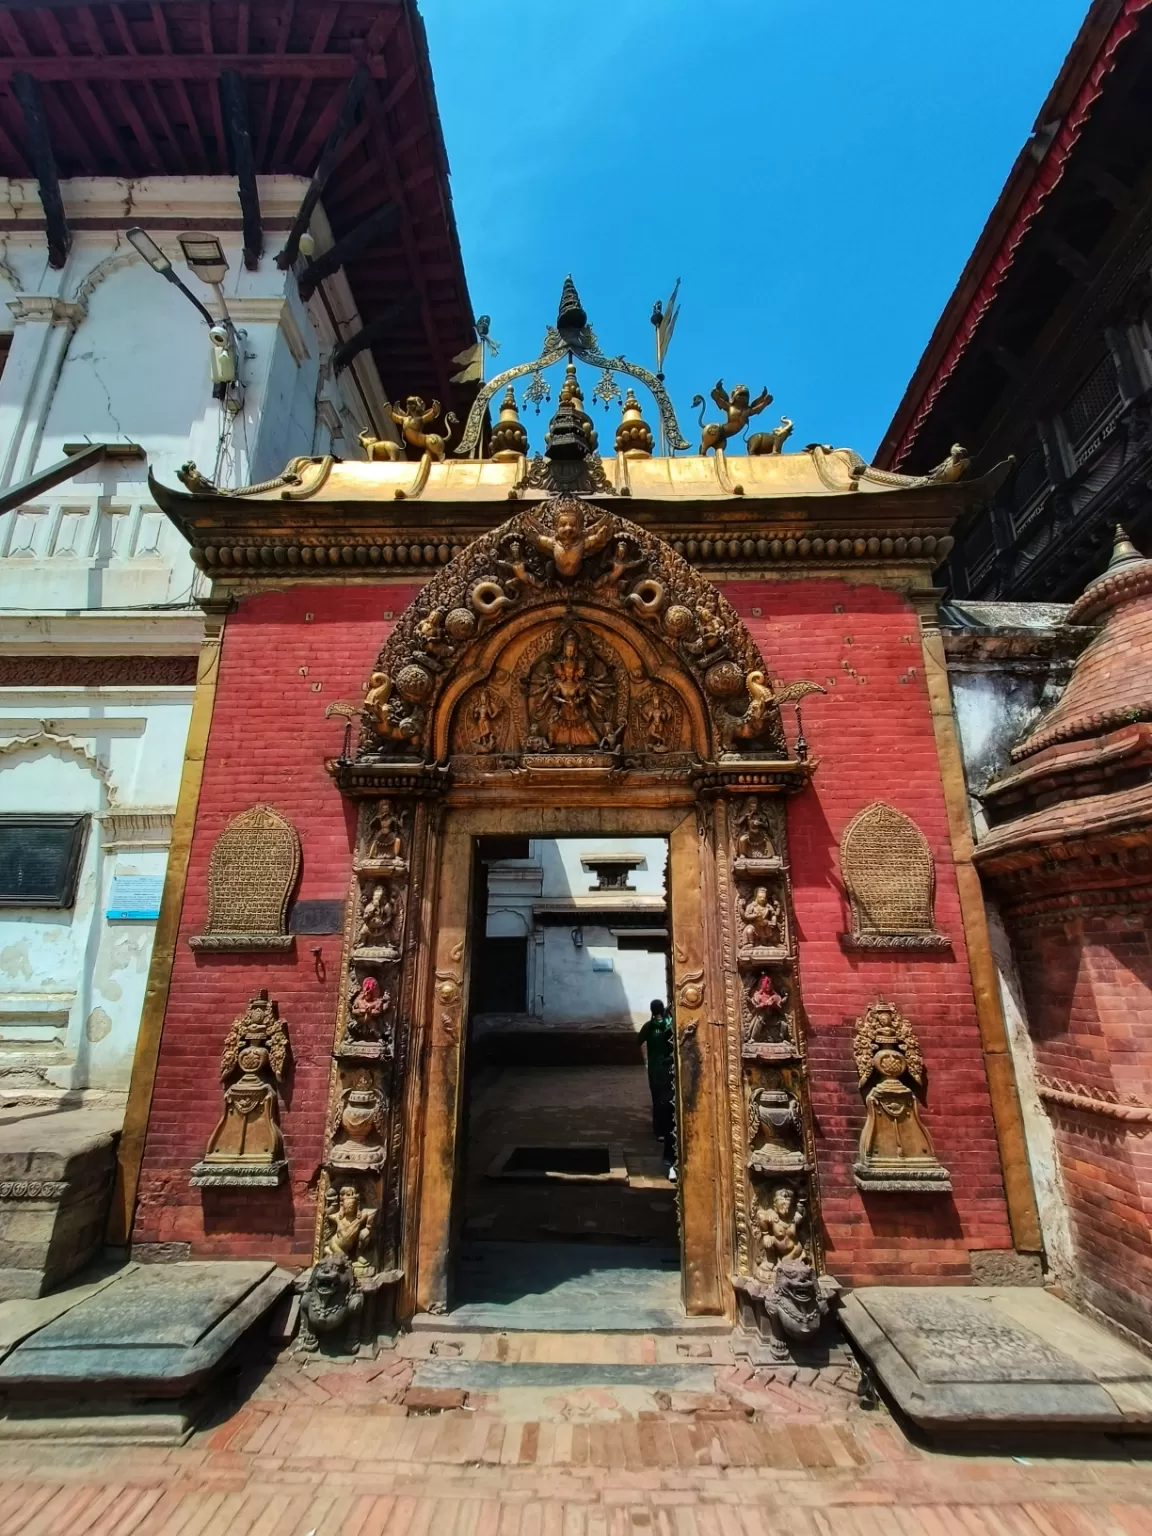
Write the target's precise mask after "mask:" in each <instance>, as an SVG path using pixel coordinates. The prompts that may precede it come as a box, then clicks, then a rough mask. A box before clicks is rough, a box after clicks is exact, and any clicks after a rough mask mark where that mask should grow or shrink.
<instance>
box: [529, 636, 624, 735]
mask: <svg viewBox="0 0 1152 1536" xmlns="http://www.w3.org/2000/svg"><path fill="white" fill-rule="evenodd" d="M533 653H535V654H533ZM517 677H518V680H520V681H521V682H522V685H523V697H524V708H525V711H526V718H525V722H524V725H525V728H524V735H523V741H524V744H525V746H526V748H527V749H528V751H529V752H565V753H571V752H589V751H597V750H601V749H603V748H605V747H608V746H611V745H613V738H614V737H615V734H616V731H617V729H618V728H619V727H620V726H621V725H622V724H623V717H624V712H625V709H626V708H627V683H626V680H625V677H624V668H623V665H622V663H621V661H620V659H619V657H618V656H616V654H615V653H614V652H613V651H612V650H611V648H610V647H609V646H608V645H607V644H606V643H605V642H604V641H603V640H601V639H600V638H599V637H595V638H594V637H593V636H592V635H591V633H590V632H589V631H588V629H587V627H586V626H584V625H581V624H577V623H575V622H570V623H569V622H566V623H564V624H561V625H558V626H556V628H555V629H554V630H552V632H551V633H550V634H549V635H548V636H547V637H541V640H540V641H538V642H537V643H536V644H535V645H533V646H529V648H528V650H527V651H526V652H525V654H524V656H523V657H522V658H521V661H520V664H519V666H518V667H517Z"/></svg>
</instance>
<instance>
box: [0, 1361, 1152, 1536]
mask: <svg viewBox="0 0 1152 1536" xmlns="http://www.w3.org/2000/svg"><path fill="white" fill-rule="evenodd" d="M412 1368H413V1361H412V1360H411V1359H406V1358H404V1357H403V1356H402V1355H399V1354H397V1353H394V1352H391V1351H389V1352H386V1353H384V1354H382V1355H380V1356H379V1357H378V1358H377V1359H376V1360H374V1361H367V1360H361V1361H357V1362H355V1363H346V1362H333V1361H329V1360H311V1361H307V1362H301V1361H299V1360H298V1359H296V1360H289V1359H285V1360H282V1361H280V1362H278V1363H276V1364H275V1365H273V1366H272V1367H271V1368H270V1369H265V1370H263V1371H262V1372H260V1373H259V1374H258V1376H257V1377H253V1378H249V1379H247V1380H245V1381H244V1382H242V1383H241V1385H240V1392H239V1405H238V1406H236V1407H235V1408H234V1409H233V1410H225V1411H224V1412H223V1413H222V1414H221V1415H220V1418H219V1422H216V1423H214V1424H211V1425H209V1426H208V1427H206V1428H205V1429H203V1430H201V1431H199V1432H198V1433H197V1434H196V1435H194V1436H193V1437H192V1439H191V1440H190V1441H189V1442H188V1444H187V1445H185V1446H183V1447H180V1448H179V1449H172V1450H168V1449H162V1448H157V1447H149V1446H107V1447H81V1446H67V1445H59V1444H51V1443H46V1442H35V1443H32V1442H13V1441H9V1442H6V1443H4V1444H3V1446H2V1447H0V1536H57V1533H60V1536H160V1533H163V1536H273V1533H274V1536H308V1533H309V1532H315V1533H316V1536H774V1533H777V1532H780V1533H783V1532H787V1533H788V1536H984V1533H987V1536H1152V1462H1144V1461H1140V1460H1135V1459H1131V1453H1132V1452H1133V1451H1134V1447H1123V1446H1117V1447H1115V1448H1114V1451H1113V1454H1112V1455H1111V1457H1110V1459H1102V1458H1099V1457H1092V1456H1089V1457H1085V1458H1084V1459H1057V1458H1052V1459H1038V1458H1034V1457H1013V1456H1001V1457H997V1456H991V1455H981V1456H966V1455H947V1454H942V1453H937V1452H932V1451H926V1450H923V1449H920V1448H918V1447H916V1446H914V1445H912V1444H911V1443H910V1442H909V1441H908V1440H907V1439H906V1437H905V1436H904V1435H903V1434H902V1433H901V1431H900V1429H899V1428H898V1426H897V1425H896V1424H895V1423H894V1422H893V1421H892V1419H891V1418H889V1417H888V1415H887V1414H886V1413H884V1411H883V1410H877V1411H874V1412H871V1413H869V1412H865V1411H863V1410H862V1409H861V1408H860V1407H859V1406H858V1404H857V1403H856V1401H855V1399H854V1397H853V1396H852V1394H851V1393H850V1392H849V1391H848V1390H847V1386H848V1383H846V1382H844V1381H842V1380H840V1379H839V1378H841V1377H842V1375H843V1373H842V1371H841V1370H839V1369H837V1370H836V1371H833V1372H807V1373H803V1372H794V1371H790V1370H785V1371H781V1372H776V1371H756V1372H753V1371H751V1370H748V1369H747V1368H741V1367H735V1368H733V1367H725V1368H722V1369H721V1370H720V1371H718V1373H717V1390H716V1392H714V1393H710V1394H699V1393H673V1394H667V1395H666V1397H667V1402H666V1403H664V1402H661V1404H660V1406H659V1407H657V1408H656V1409H654V1410H653V1409H647V1410H645V1409H639V1410H637V1409H634V1408H632V1407H630V1406H629V1402H628V1391H627V1390H620V1389H612V1390H608V1389H582V1390H579V1391H570V1392H553V1393H550V1394H546V1395H545V1399H544V1400H543V1401H542V1403H541V1405H540V1411H539V1412H536V1413H535V1414H534V1416H532V1417H524V1416H523V1415H520V1414H518V1413H517V1412H516V1409H515V1399H516V1396H517V1394H516V1393H514V1392H512V1393H507V1394H505V1393H497V1394H487V1395H486V1396H484V1397H482V1398H478V1399H476V1400H475V1401H474V1400H473V1399H471V1398H470V1399H469V1400H468V1402H467V1406H465V1407H462V1408H456V1409H453V1410H450V1411H446V1412H441V1413H429V1412H414V1411H410V1409H409V1408H408V1407H406V1406H405V1398H406V1397H407V1396H408V1394H409V1391H410V1386H409V1383H410V1380H411V1373H412ZM833 1378H837V1379H833Z"/></svg>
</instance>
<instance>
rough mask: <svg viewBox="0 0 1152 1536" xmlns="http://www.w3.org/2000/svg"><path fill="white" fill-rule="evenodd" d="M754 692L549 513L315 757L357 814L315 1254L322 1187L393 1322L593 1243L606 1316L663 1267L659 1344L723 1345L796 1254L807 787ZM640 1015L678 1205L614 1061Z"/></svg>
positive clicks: (589, 524) (743, 662) (633, 537)
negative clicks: (797, 882) (647, 1034)
mask: <svg viewBox="0 0 1152 1536" xmlns="http://www.w3.org/2000/svg"><path fill="white" fill-rule="evenodd" d="M768 675H769V674H768V672H767V671H766V666H765V662H764V660H763V658H762V657H761V656H760V654H759V652H758V651H757V649H756V647H755V645H754V644H753V642H752V639H751V637H750V636H749V634H748V632H747V631H746V630H745V629H744V628H743V626H742V625H741V623H740V621H739V619H738V617H737V616H736V614H735V613H734V612H733V611H732V610H731V609H730V608H729V606H728V605H727V603H726V602H725V601H724V599H723V597H722V596H721V594H720V593H719V592H718V591H717V590H716V589H715V588H714V587H712V586H710V585H709V584H708V583H707V582H706V581H704V580H703V578H701V577H700V576H699V575H698V574H697V573H696V572H695V571H693V570H692V569H691V567H689V566H688V565H687V564H686V563H685V562H684V561H683V560H681V559H680V558H679V557H678V556H676V555H675V554H674V553H673V551H672V550H671V549H670V548H669V547H668V546H667V545H666V544H662V543H661V542H660V541H659V540H658V539H655V538H654V537H653V536H651V535H650V534H648V533H646V532H645V531H644V530H643V529H642V528H640V527H638V526H637V525H635V524H633V523H630V522H628V521H627V520H626V519H624V518H620V517H617V516H615V515H613V514H610V513H607V512H599V511H598V512H596V513H595V514H594V515H593V513H592V512H591V510H590V509H587V508H586V506H585V504H584V503H581V502H578V501H574V500H572V499H566V498H564V497H557V498H555V499H553V500H552V501H549V502H547V503H545V504H543V505H541V504H536V505H533V506H526V507H525V508H524V509H523V510H520V511H517V512H516V513H515V514H514V516H513V517H512V518H511V519H510V520H509V521H508V522H507V523H505V524H504V525H502V526H501V527H500V528H498V529H495V530H493V532H492V533H491V534H486V535H484V536H482V537H481V538H479V539H477V540H476V541H475V542H474V543H473V544H472V545H469V546H468V547H467V548H466V549H465V550H463V551H462V552H461V553H460V554H459V555H458V556H457V557H455V558H454V559H453V560H451V561H450V562H449V563H448V565H446V566H445V567H444V569H443V570H442V571H441V572H440V573H439V574H438V575H437V576H435V577H434V578H433V579H432V580H431V581H430V582H429V583H428V584H427V586H426V587H425V588H424V589H423V590H422V591H421V593H420V595H419V597H418V598H417V599H416V601H415V602H414V603H413V605H412V606H411V607H410V608H409V609H408V610H407V611H406V612H405V613H404V615H403V616H402V617H401V619H400V621H399V622H398V624H397V626H396V628H395V629H394V630H393V632H392V634H391V635H390V637H389V639H388V641H387V642H386V644H385V646H384V649H383V650H382V651H381V653H380V656H379V658H378V660H377V663H376V669H375V670H374V672H373V673H372V674H371V679H370V687H369V689H368V692H367V695H366V697H365V700H364V704H363V706H362V710H361V711H360V714H361V718H362V721H363V727H362V734H361V738H360V741H359V743H358V745H357V747H356V749H355V751H354V752H353V750H352V743H351V739H350V737H349V740H348V742H347V744H346V748H345V752H344V754H343V755H342V756H341V757H340V758H339V759H337V760H334V761H333V762H332V763H331V765H330V767H331V770H332V772H333V774H334V776H335V778H336V780H337V782H338V783H339V784H340V785H341V788H342V789H343V790H344V792H345V793H346V794H348V795H349V796H352V797H354V798H355V799H356V800H357V801H358V802H359V810H358V819H357V831H356V849H357V851H356V856H355V861H354V876H353V889H352V892H351V900H350V902H349V919H348V933H347V941H346V942H347V947H346V957H347V962H346V963H347V967H348V980H347V987H346V989H345V992H344V995H343V999H342V1001H341V1005H340V1012H339V1016H338V1018H337V1021H336V1030H335V1039H334V1048H333V1058H334V1062H333V1073H332V1079H331V1082H332V1087H331V1115H330V1121H329V1126H330V1129H329V1133H328V1138H327V1143H326V1150H325V1160H324V1173H323V1176H322V1181H321V1189H320V1192H319V1193H320V1200H319V1202H318V1210H319V1214H318V1219H317V1233H318V1239H317V1240H318V1245H319V1244H322V1243H323V1241H324V1240H325V1238H324V1235H325V1233H326V1232H327V1231H328V1230H329V1228H330V1227H331V1225H332V1216H331V1214H330V1211H331V1208H332V1203H333V1200H334V1199H335V1198H337V1190H339V1191H342V1192H343V1198H345V1199H346V1200H347V1202H348V1203H349V1209H350V1210H351V1209H352V1207H353V1206H355V1210H356V1212H357V1213H358V1219H359V1221H360V1224H361V1225H360V1228H359V1230H360V1231H362V1232H364V1233H366V1234H367V1236H366V1238H365V1239H364V1248H365V1254H364V1256H363V1257H361V1255H360V1253H359V1250H358V1251H357V1260H358V1262H361V1267H362V1269H364V1273H365V1284H366V1286H370V1287H371V1289H370V1292H369V1294H371V1295H376V1296H383V1297H384V1298H385V1300H384V1302H383V1303H381V1305H383V1306H385V1308H386V1309H387V1312H389V1313H390V1314H391V1315H392V1316H394V1317H395V1318H398V1319H404V1318H410V1317H413V1316H414V1315H416V1314H420V1313H432V1314H436V1315H443V1314H445V1313H447V1312H452V1311H454V1310H455V1309H456V1308H457V1307H458V1306H460V1305H464V1306H468V1305H475V1306H485V1305H490V1306H493V1307H496V1308H497V1309H498V1308H499V1307H500V1306H501V1305H503V1304H504V1302H505V1301H512V1302H514V1301H516V1300H518V1299H523V1297H524V1295H525V1294H526V1293H528V1292H529V1286H528V1285H526V1283H525V1282H526V1278H528V1279H531V1280H532V1281H533V1282H534V1283H535V1282H540V1281H541V1280H547V1276H548V1262H551V1261H552V1260H554V1261H555V1263H556V1264H559V1265H567V1266H569V1268H571V1266H572V1265H573V1263H574V1262H575V1263H578V1264H582V1265H583V1266H584V1272H585V1273H586V1272H587V1271H588V1270H589V1269H590V1268H591V1269H595V1268H596V1266H594V1265H592V1266H590V1265H589V1255H590V1254H591V1252H592V1250H593V1249H598V1250H599V1251H600V1254H601V1255H605V1254H606V1255H608V1258H606V1259H604V1262H603V1266H602V1267H603V1268H604V1269H605V1270H606V1271H611V1272H612V1274H611V1278H608V1277H607V1276H605V1278H604V1279H603V1280H602V1281H598V1283H597V1286H595V1287H593V1288H592V1289H593V1290H594V1291H597V1292H598V1296H599V1303H598V1305H599V1310H600V1311H601V1313H602V1312H603V1300H604V1297H605V1296H609V1295H611V1296H617V1297H622V1296H623V1295H624V1294H625V1293H626V1292H627V1290H628V1287H629V1286H630V1285H632V1284H633V1281H632V1280H629V1279H628V1278H627V1277H628V1275H629V1274H630V1273H631V1272H632V1271H634V1270H646V1271H647V1273H646V1274H644V1275H641V1276H640V1279H641V1280H643V1281H644V1282H645V1284H647V1282H648V1281H651V1280H653V1278H654V1277H653V1270H655V1272H656V1276H655V1277H656V1278H658V1279H660V1280H662V1281H664V1282H668V1281H669V1280H671V1281H672V1282H676V1281H677V1278H678V1287H677V1285H676V1284H675V1283H673V1284H671V1285H668V1284H665V1286H664V1289H663V1290H662V1291H661V1293H660V1295H661V1297H662V1300H661V1301H660V1303H659V1305H658V1306H657V1307H656V1308H655V1310H656V1311H661V1310H663V1311H664V1312H665V1313H666V1314H667V1317H668V1321H669V1322H671V1323H672V1324H673V1325H674V1324H675V1322H676V1321H677V1319H683V1317H685V1316H687V1317H689V1318H693V1317H695V1318H712V1319H717V1318H727V1319H733V1318H734V1316H735V1314H736V1310H737V1305H738V1304H739V1306H740V1307H741V1308H742V1309H743V1310H744V1311H745V1312H747V1313H748V1314H749V1316H752V1315H753V1313H754V1312H755V1309H756V1308H758V1307H761V1304H762V1303H763V1302H764V1298H765V1296H766V1295H767V1289H766V1288H768V1287H770V1286H771V1284H772V1283H773V1275H774V1269H775V1265H776V1263H777V1261H778V1260H779V1258H780V1257H782V1256H783V1257H789V1258H791V1259H792V1260H794V1261H795V1260H798V1259H799V1258H800V1257H801V1256H803V1258H804V1261H805V1264H810V1265H811V1268H812V1269H816V1268H818V1267H819V1265H820V1263H821V1262H822V1255H821V1252H820V1245H819V1225H818V1219H817V1210H816V1204H817V1189H816V1184H815V1178H814V1175H815V1165H814V1157H813V1145H812V1129H811V1121H810V1116H809V1114H808V1109H807V1094H806V1088H805V1082H804V1054H803V1043H802V1030H803V1008H802V1001H801V989H800V978H799V973H798V968H797V957H796V950H795V931H794V924H793V920H792V915H791V879H790V871H789V862H788V855H787V830H786V824H785V817H784V804H783V797H784V796H786V795H788V794H790V793H792V792H794V791H796V790H798V789H801V788H802V787H803V786H804V785H805V784H806V783H807V780H808V776H809V773H810V771H811V770H810V768H809V766H808V764H807V761H806V752H805V748H804V744H803V743H802V741H798V743H797V748H798V750H797V752H796V754H795V755H793V754H792V753H791V752H790V751H789V748H788V744H787V740H786V737H785V733H784V730H783V726H782V723H781V720H780V715H779V710H778V708H777V697H776V695H775V693H774V692H773V690H772V688H771V687H770V686H769V684H768V682H767V678H768ZM812 686H814V685H810V684H802V685H794V688H799V689H800V690H801V691H804V690H809V689H810V688H811V687H812ZM794 696H798V695H795V694H794ZM549 863H551V866H552V867H553V868H554V869H555V870H556V871H559V872H560V873H562V874H563V877H564V878H563V885H564V887H565V889H564V890H562V891H559V892H558V893H556V895H555V898H554V899H553V898H550V897H549V896H548V895H546V894H545V888H544V881H545V869H546V867H547V866H548V865H549ZM641 876H643V882H642V880H641ZM644 882H647V883H644ZM537 884H538V886H539V891H538V894H537V893H536V891H535V889H534V887H535V886H536V885H537ZM629 886H632V887H633V889H632V890H629V889H628V887H629ZM645 900H647V902H648V907H647V909H645ZM589 902H590V903H591V904H592V908H594V909H595V911H593V912H591V915H592V916H597V915H598V916H599V918H600V919H602V920H601V921H597V922H592V921H591V918H590V917H589V920H588V921H587V922H586V921H583V920H581V921H577V918H578V917H579V918H581V919H583V918H584V917H585V916H587V915H589V909H588V906H587V904H588V903H589ZM625 909H626V910H625ZM613 914H615V915H613ZM593 934H594V936H595V942H590V939H591V937H592V936H593ZM609 960H611V961H612V965H611V967H609V965H608V961H609ZM625 966H626V967H627V978H628V983H627V985H625V984H624V980H625V972H624V967H625ZM618 967H619V968H618ZM656 977H659V978H660V981H659V982H657V981H656ZM594 982H595V983H596V985H597V988H598V989H599V990H598V991H595V990H593V983H594ZM646 992H647V993H648V996H645V995H644V994H645V993H646ZM657 998H659V1000H660V1001H661V1002H668V1003H669V1004H671V1008H672V1039H671V1050H670V1051H669V1053H668V1055H669V1059H670V1060H674V1062H675V1078H674V1081H675V1131H676V1136H675V1164H676V1180H675V1183H674V1184H673V1183H672V1181H671V1180H669V1179H668V1178H667V1171H666V1165H665V1161H664V1159H663V1157H662V1155H661V1154H662V1151H663V1148H662V1145H661V1142H660V1140H659V1139H658V1138H657V1137H654V1136H653V1134H652V1132H653V1129H654V1127H653V1121H652V1104H651V1100H650V1098H649V1095H648V1085H647V1077H646V1073H645V1068H644V1066H643V1065H642V1063H641V1060H640V1059H639V1053H638V1050H637V1040H636V1035H637V1033H638V1029H637V1026H638V1025H640V1024H641V1023H642V1020H643V1018H644V1017H645V1016H646V1015H647V1013H648V1012H649V1011H650V1008H649V1005H650V1003H651V1002H652V1001H653V1000H654V999H657ZM656 1129H659V1127H656ZM661 1135H663V1131H661ZM677 1237H678V1238H679V1243H678V1245H677ZM485 1245H487V1246H485ZM499 1245H503V1248H502V1249H501V1252H500V1253H499V1254H498V1253H497V1252H496V1249H497V1247H498V1246H499ZM677 1246H678V1249H679V1251H678V1252H677ZM533 1251H535V1253H536V1256H537V1257H536V1262H535V1263H534V1264H532V1265H528V1264H526V1263H525V1262H524V1261H525V1255H526V1254H530V1253H532V1252H533ZM613 1254H614V1256H615V1259H616V1263H615V1267H614V1269H613V1267H612V1265H611V1263H610V1262H609V1261H610V1260H611V1258H612V1256H613ZM637 1254H644V1255H646V1256H648V1259H649V1262H648V1263H647V1264H646V1265H636V1264H632V1263H631V1262H629V1263H627V1264H621V1263H620V1262H619V1261H620V1259H621V1256H622V1255H623V1256H624V1257H625V1258H628V1259H629V1260H630V1259H631V1258H633V1257H635V1256H636V1255H637ZM501 1255H503V1257H501ZM549 1255H551V1260H550V1259H549ZM653 1255H658V1256H659V1257H658V1258H657V1259H656V1261H655V1264H653V1263H652V1262H651V1258H652V1256H653ZM574 1256H578V1257H576V1258H574ZM498 1259H499V1260H500V1263H497V1262H496V1261H497V1260H498ZM665 1261H666V1262H665ZM501 1263H502V1264H503V1266H504V1267H503V1269H501ZM486 1265H487V1274H488V1278H489V1281H490V1284H489V1283H487V1282H486V1281H485V1268H486ZM510 1265H511V1266H512V1267H513V1268H514V1269H515V1271H516V1273H515V1276H514V1280H515V1285H516V1286H518V1287H519V1291H518V1293H517V1295H514V1296H511V1297H508V1296H507V1295H505V1297H504V1300H502V1299H501V1287H503V1291H504V1292H507V1291H508V1290H509V1266H510ZM677 1272H678V1276H677ZM805 1273H806V1274H808V1275H809V1277H810V1279H809V1280H807V1281H806V1282H805V1283H810V1284H814V1283H815V1281H814V1278H811V1275H810V1270H806V1272H805ZM552 1275H553V1280H554V1281H556V1280H558V1281H559V1282H561V1283H563V1281H564V1275H563V1273H561V1272H560V1271H557V1270H553V1272H552ZM636 1285H637V1286H638V1287H639V1289H641V1290H642V1289H643V1287H642V1286H640V1281H639V1280H638V1281H636ZM486 1287H487V1290H486ZM549 1288H550V1289H556V1286H555V1285H550V1286H549ZM677 1292H678V1298H679V1299H678V1303H677V1301H676V1297H677ZM470 1294H471V1297H472V1298H473V1299H472V1300H471V1301H469V1300H468V1299H467V1298H468V1297H469V1295H470ZM531 1294H536V1293H534V1292H533V1293H531ZM637 1294H638V1293H637ZM646 1294H648V1295H649V1296H650V1295H651V1292H647V1293H646ZM485 1295H486V1296H487V1299H485ZM588 1300H589V1302H590V1303H595V1302H596V1297H594V1296H590V1297H589V1298H588ZM633 1302H634V1310H635V1314H636V1316H637V1320H638V1323H639V1326H641V1327H652V1326H657V1325H658V1323H657V1321H656V1319H655V1318H654V1317H652V1316H647V1317H646V1316H644V1315H643V1314H644V1311H645V1304H644V1303H643V1302H642V1301H640V1300H637V1295H634V1296H633ZM765 1305H766V1303H765ZM564 1312H565V1317H564V1323H565V1325H566V1326H568V1327H572V1326H589V1324H588V1323H587V1322H580V1323H577V1318H578V1316H579V1314H578V1313H577V1311H576V1310H575V1308H573V1307H567V1306H566V1307H565V1308H564ZM756 1315H757V1316H759V1314H758V1313H757V1314H756ZM766 1315H767V1314H765V1317H766ZM488 1323H489V1324H490V1325H491V1326H493V1327H508V1326H541V1324H540V1322H539V1321H534V1320H527V1319H526V1320H525V1321H524V1322H523V1323H515V1322H512V1321H510V1320H509V1314H508V1313H507V1311H505V1312H503V1313H499V1312H498V1311H497V1312H495V1313H492V1314H490V1315H489V1316H488ZM761 1324H762V1325H763V1326H767V1323H766V1322H765V1321H764V1318H761V1323H760V1324H757V1326H761ZM477 1325H479V1326H485V1323H484V1322H483V1321H482V1320H480V1319H478V1323H477ZM545 1326H546V1325H545ZM600 1326H627V1323H617V1324H613V1323H610V1322H603V1321H602V1322H601V1324H600Z"/></svg>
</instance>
